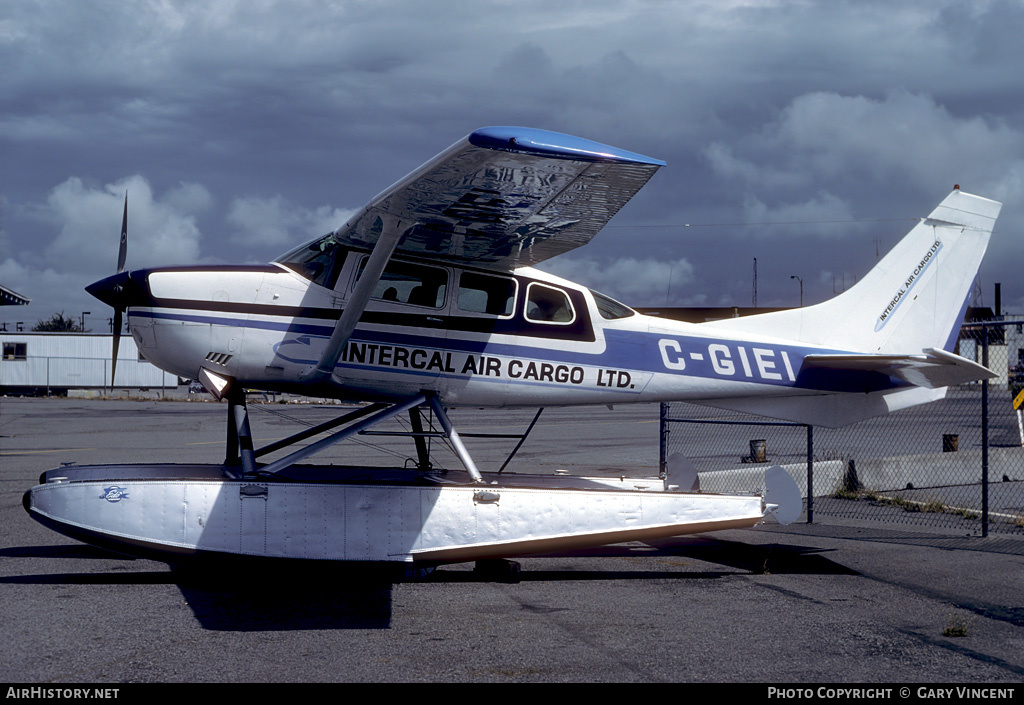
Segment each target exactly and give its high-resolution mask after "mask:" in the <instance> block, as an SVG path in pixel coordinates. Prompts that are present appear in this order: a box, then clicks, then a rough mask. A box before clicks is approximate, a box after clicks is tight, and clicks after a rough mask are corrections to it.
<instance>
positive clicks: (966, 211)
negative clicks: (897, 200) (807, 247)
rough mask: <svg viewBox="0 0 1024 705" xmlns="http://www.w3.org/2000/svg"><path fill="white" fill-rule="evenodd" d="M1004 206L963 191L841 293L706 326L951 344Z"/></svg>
mask: <svg viewBox="0 0 1024 705" xmlns="http://www.w3.org/2000/svg"><path fill="white" fill-rule="evenodd" d="M1000 208H1002V204H1000V203H998V202H996V201H990V200H988V199H987V198H981V197H980V196H973V195H971V194H969V193H964V192H963V191H960V190H959V189H956V190H954V191H953V192H952V193H950V194H949V195H948V196H947V197H946V198H945V200H943V201H942V203H941V204H939V206H938V207H937V208H936V209H935V210H934V211H932V213H931V215H929V216H928V217H927V218H923V219H921V221H920V222H919V223H918V224H917V225H915V226H914V228H913V229H912V230H911V231H910V232H909V233H908V234H907V235H906V236H905V237H904V238H903V239H902V240H901V241H900V242H899V243H898V244H897V245H896V246H895V247H894V248H893V249H892V251H890V252H889V254H887V255H886V256H885V257H884V258H883V259H882V260H881V261H880V262H879V263H878V264H877V265H876V266H875V267H874V268H873V269H872V270H871V271H870V272H868V274H867V275H866V276H865V277H864V278H863V279H861V280H860V281H859V282H858V283H857V285H856V286H854V287H852V288H851V289H849V290H847V291H845V292H844V293H842V294H840V295H839V296H837V297H835V298H833V299H831V300H829V301H826V302H824V303H821V304H818V305H816V306H808V307H806V308H801V309H792V310H789V311H779V312H775V313H766V314H761V315H756V316H746V317H744V318H734V319H729V320H725V321H715V322H714V323H708V324H705V325H708V326H710V327H716V328H719V327H720V328H723V329H728V330H731V331H743V332H748V333H751V334H752V335H766V336H771V337H774V338H785V339H789V340H795V341H800V342H804V343H809V344H813V345H822V346H825V347H829V348H833V349H839V350H848V351H853V352H864V353H883V354H911V353H919V352H921V351H922V350H924V349H926V348H942V349H945V350H951V349H952V346H953V345H954V344H955V342H956V337H957V333H958V331H959V329H960V324H961V322H962V320H963V315H964V310H965V307H966V304H967V299H968V296H969V295H970V292H971V287H972V285H973V282H974V278H975V276H976V275H977V273H978V268H979V267H980V266H981V259H982V257H983V255H984V254H985V248H986V247H987V246H988V241H989V237H990V236H991V234H992V228H993V227H994V225H995V221H996V217H997V216H998V215H999V210H1000Z"/></svg>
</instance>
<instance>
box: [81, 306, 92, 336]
mask: <svg viewBox="0 0 1024 705" xmlns="http://www.w3.org/2000/svg"><path fill="white" fill-rule="evenodd" d="M90 314H92V311H82V332H83V333H84V332H85V317H86V316H88V315H90Z"/></svg>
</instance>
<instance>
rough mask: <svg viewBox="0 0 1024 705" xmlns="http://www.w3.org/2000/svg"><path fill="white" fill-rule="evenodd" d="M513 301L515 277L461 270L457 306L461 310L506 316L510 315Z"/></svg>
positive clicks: (513, 305) (514, 296)
mask: <svg viewBox="0 0 1024 705" xmlns="http://www.w3.org/2000/svg"><path fill="white" fill-rule="evenodd" d="M515 303H516V281H515V279H509V278H507V277H494V276H491V275H489V274H477V273H476V272H463V273H462V274H461V275H460V276H459V297H458V306H459V310H461V311H468V312H470V313H486V314H488V315H491V316H502V317H508V316H511V315H512V312H513V310H514V309H515Z"/></svg>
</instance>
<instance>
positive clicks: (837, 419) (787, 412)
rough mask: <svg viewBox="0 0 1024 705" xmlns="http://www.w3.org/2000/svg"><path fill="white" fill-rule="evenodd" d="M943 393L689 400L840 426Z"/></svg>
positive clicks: (906, 390)
mask: <svg viewBox="0 0 1024 705" xmlns="http://www.w3.org/2000/svg"><path fill="white" fill-rule="evenodd" d="M945 396H946V387H939V388H937V389H929V388H927V387H903V388H900V389H886V390H884V391H878V392H870V393H868V394H849V393H833V394H809V395H807V396H799V397H734V398H729V399H700V400H691V403H693V404H699V405H701V406H711V407H714V408H716V409H730V410H732V411H739V412H742V413H745V414H756V415H758V416H767V417H768V418H772V419H784V420H786V421H795V422H796V423H802V424H808V425H809V426H825V427H826V428H839V427H840V426H846V425H848V424H852V423H857V422H858V421H863V420H865V419H870V418H873V417H875V416H884V415H886V414H891V413H893V412H894V411H900V410H901V409H908V408H910V407H912V406H917V405H918V404H927V403H928V402H932V401H938V400H939V399H943V398H944V397H945Z"/></svg>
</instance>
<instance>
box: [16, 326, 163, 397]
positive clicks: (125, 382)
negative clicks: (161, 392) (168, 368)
mask: <svg viewBox="0 0 1024 705" xmlns="http://www.w3.org/2000/svg"><path fill="white" fill-rule="evenodd" d="M113 340H114V339H113V336H111V335H110V334H96V333H9V332H4V333H0V393H2V392H4V391H34V392H39V393H61V392H63V391H66V390H68V389H88V388H95V389H100V388H104V387H109V386H110V368H111V357H112V352H113V345H114V344H113ZM115 382H116V385H115V386H117V387H118V388H122V389H124V388H128V389H160V388H174V387H176V386H177V384H178V378H177V377H176V376H175V375H172V374H170V373H167V372H164V371H163V370H161V369H159V368H158V367H156V366H154V365H153V364H152V363H150V362H147V361H146V360H145V359H143V358H142V357H141V356H140V355H139V349H138V348H137V347H136V345H135V341H134V340H133V339H132V337H131V336H128V335H124V336H121V344H120V346H119V349H118V354H117V379H116V380H115Z"/></svg>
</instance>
